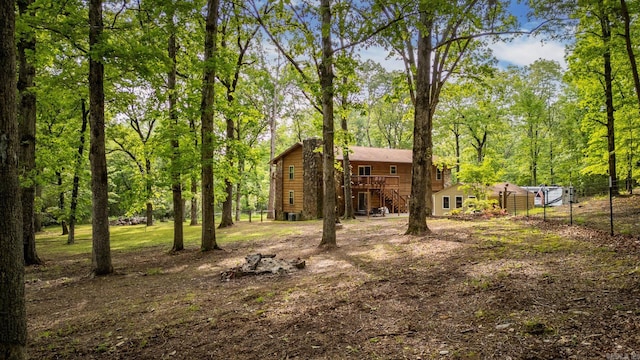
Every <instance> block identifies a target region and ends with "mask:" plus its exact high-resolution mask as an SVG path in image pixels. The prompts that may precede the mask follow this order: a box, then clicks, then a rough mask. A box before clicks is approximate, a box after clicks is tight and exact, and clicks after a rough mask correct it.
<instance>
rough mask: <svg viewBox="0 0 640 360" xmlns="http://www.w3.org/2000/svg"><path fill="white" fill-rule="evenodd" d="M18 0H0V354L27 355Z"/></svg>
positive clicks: (22, 357)
mask: <svg viewBox="0 0 640 360" xmlns="http://www.w3.org/2000/svg"><path fill="white" fill-rule="evenodd" d="M16 92H17V87H16V43H15V1H13V0H1V1H0V99H2V101H0V178H2V181H0V212H2V216H0V253H1V254H2V256H0V274H2V275H0V288H1V289H2V291H0V359H17V360H20V359H24V358H25V357H26V351H25V347H26V342H27V317H26V310H25V309H26V306H25V298H24V254H23V251H24V249H23V244H22V209H21V201H20V183H19V182H18V152H19V140H18V119H17V114H16V108H17V107H16Z"/></svg>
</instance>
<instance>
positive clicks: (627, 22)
mask: <svg viewBox="0 0 640 360" xmlns="http://www.w3.org/2000/svg"><path fill="white" fill-rule="evenodd" d="M620 8H621V14H622V19H623V20H624V40H625V44H626V48H627V56H628V57H629V65H631V75H632V76H633V87H634V89H635V92H636V97H637V99H638V106H639V108H640V75H638V63H637V62H636V55H635V53H634V52H633V44H632V43H631V17H630V16H629V8H628V7H627V2H626V0H620ZM632 142H633V140H632ZM629 148H630V149H629V155H628V159H629V169H628V170H627V181H626V187H627V191H628V192H629V193H630V194H633V176H632V174H633V150H632V149H633V144H632V145H631V146H629Z"/></svg>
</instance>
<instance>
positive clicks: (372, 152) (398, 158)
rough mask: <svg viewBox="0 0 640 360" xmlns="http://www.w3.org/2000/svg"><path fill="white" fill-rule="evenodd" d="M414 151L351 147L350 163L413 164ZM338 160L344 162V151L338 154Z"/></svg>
mask: <svg viewBox="0 0 640 360" xmlns="http://www.w3.org/2000/svg"><path fill="white" fill-rule="evenodd" d="M412 157H413V151H412V150H404V149H384V148H372V147H364V146H350V147H349V160H350V161H370V162H389V163H398V164H411V163H412V161H413V158H412ZM336 158H337V159H338V160H342V150H340V151H338V153H337V154H336Z"/></svg>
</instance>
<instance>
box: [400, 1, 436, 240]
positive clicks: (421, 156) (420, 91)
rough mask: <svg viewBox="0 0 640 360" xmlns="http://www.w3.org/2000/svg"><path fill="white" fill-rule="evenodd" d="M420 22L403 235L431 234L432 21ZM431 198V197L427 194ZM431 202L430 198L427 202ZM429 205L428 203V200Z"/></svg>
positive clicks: (428, 19)
mask: <svg viewBox="0 0 640 360" xmlns="http://www.w3.org/2000/svg"><path fill="white" fill-rule="evenodd" d="M421 22H422V24H423V25H424V27H425V29H423V30H421V31H420V34H419V36H418V66H417V69H416V71H417V73H416V104H415V115H414V125H413V159H412V161H413V166H412V168H411V199H410V200H409V226H408V228H407V232H406V234H407V235H409V234H411V235H423V234H426V233H430V232H431V230H429V228H428V227H427V215H429V214H428V213H427V206H425V205H426V204H428V202H427V200H428V199H427V195H428V191H427V189H431V162H432V160H431V156H432V151H433V149H432V147H433V146H432V143H431V142H432V139H431V122H432V116H431V107H432V104H431V99H430V95H431V94H430V92H431V83H430V81H431V76H430V72H431V55H432V47H431V35H430V34H431V28H432V26H433V23H432V20H430V18H428V17H427V15H426V14H425V13H424V12H423V13H421ZM429 197H430V194H429ZM429 200H430V199H429ZM429 202H430V201H429Z"/></svg>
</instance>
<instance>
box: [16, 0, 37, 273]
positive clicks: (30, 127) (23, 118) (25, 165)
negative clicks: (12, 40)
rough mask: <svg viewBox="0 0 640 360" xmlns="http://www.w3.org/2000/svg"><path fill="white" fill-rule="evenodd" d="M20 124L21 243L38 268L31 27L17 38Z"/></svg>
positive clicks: (28, 261)
mask: <svg viewBox="0 0 640 360" xmlns="http://www.w3.org/2000/svg"><path fill="white" fill-rule="evenodd" d="M32 3H33V0H20V1H18V8H19V11H20V16H31V15H33V10H29V6H30V5H31V4H32ZM18 38H19V40H18V60H19V62H20V63H19V66H18V67H19V68H18V71H19V72H18V96H19V104H18V123H19V137H20V159H19V161H20V172H21V174H22V178H23V179H24V180H23V181H22V183H23V186H22V189H21V192H22V194H21V195H22V240H23V244H24V262H25V265H36V264H37V265H39V264H42V260H40V258H39V257H38V254H37V252H36V235H35V228H34V217H35V183H36V179H35V171H36V93H35V91H34V89H33V86H34V78H35V75H36V68H35V66H34V65H33V63H32V61H34V60H35V59H34V58H33V57H34V56H35V51H36V39H35V36H34V32H33V30H32V29H31V28H30V27H26V28H25V31H23V32H22V34H20V36H18Z"/></svg>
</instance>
